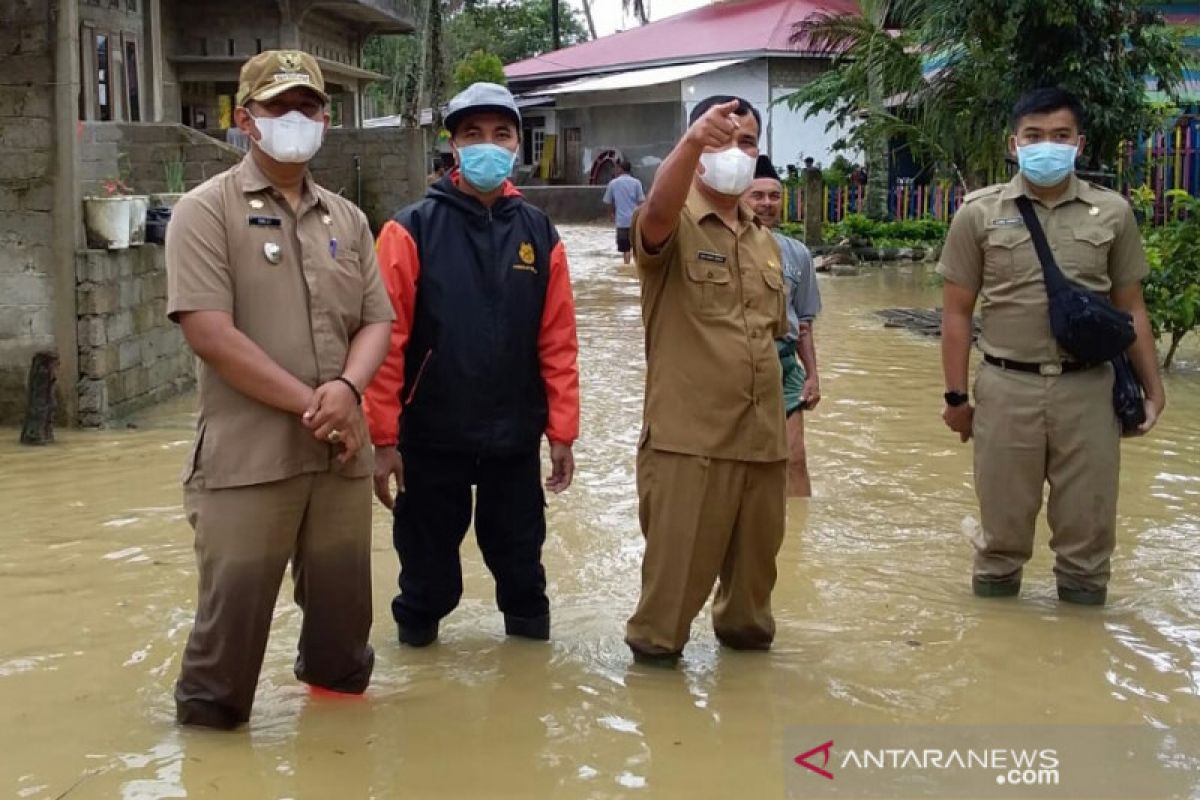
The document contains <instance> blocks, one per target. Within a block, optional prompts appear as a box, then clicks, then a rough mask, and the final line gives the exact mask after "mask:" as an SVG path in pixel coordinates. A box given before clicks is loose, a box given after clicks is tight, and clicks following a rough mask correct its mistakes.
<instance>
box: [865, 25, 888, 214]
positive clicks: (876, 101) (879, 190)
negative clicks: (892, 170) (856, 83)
mask: <svg viewBox="0 0 1200 800" xmlns="http://www.w3.org/2000/svg"><path fill="white" fill-rule="evenodd" d="M881 23H882V21H881ZM872 60H874V59H872ZM869 70H870V71H869V73H868V74H867V104H868V106H869V108H868V113H870V114H871V116H872V117H876V118H877V117H878V116H882V115H883V113H884V110H885V109H884V107H883V103H884V100H885V99H886V98H884V96H883V75H881V74H880V72H879V69H878V67H875V66H872V67H869ZM865 155H866V159H867V196H866V199H865V202H864V204H863V205H865V206H866V212H867V216H868V217H870V218H871V219H887V216H888V140H887V134H885V133H878V134H876V135H874V136H872V137H871V140H870V143H869V144H868V145H867V152H866V153H865Z"/></svg>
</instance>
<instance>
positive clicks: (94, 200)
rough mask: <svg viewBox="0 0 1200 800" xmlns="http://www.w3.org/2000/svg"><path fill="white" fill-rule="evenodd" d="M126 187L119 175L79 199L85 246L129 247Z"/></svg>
mask: <svg viewBox="0 0 1200 800" xmlns="http://www.w3.org/2000/svg"><path fill="white" fill-rule="evenodd" d="M131 207H132V202H131V200H130V190H129V187H128V186H126V185H125V182H124V181H122V180H121V179H120V178H110V179H109V180H107V181H105V182H104V185H103V194H100V195H91V196H88V197H85V198H83V210H84V215H83V216H84V228H85V229H86V231H87V241H88V247H93V248H101V249H105V250H124V249H126V248H128V247H129V231H130V222H129V220H130V217H131V214H130V209H131Z"/></svg>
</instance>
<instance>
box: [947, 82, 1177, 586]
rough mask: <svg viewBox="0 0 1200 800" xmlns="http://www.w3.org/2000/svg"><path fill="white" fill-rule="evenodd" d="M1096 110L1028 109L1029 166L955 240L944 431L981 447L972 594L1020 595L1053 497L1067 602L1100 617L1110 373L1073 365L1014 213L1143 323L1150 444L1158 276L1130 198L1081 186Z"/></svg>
mask: <svg viewBox="0 0 1200 800" xmlns="http://www.w3.org/2000/svg"><path fill="white" fill-rule="evenodd" d="M1082 118H1083V111H1082V108H1081V107H1080V106H1079V103H1078V101H1077V100H1075V98H1074V97H1072V96H1071V95H1069V94H1067V93H1066V92H1063V91H1062V90H1060V89H1054V88H1046V89H1038V90H1035V91H1033V92H1030V93H1029V94H1027V95H1025V96H1024V97H1022V98H1021V100H1020V101H1018V103H1017V105H1016V107H1015V109H1014V112H1013V130H1014V134H1013V136H1012V138H1011V140H1010V148H1011V149H1012V151H1013V154H1014V155H1015V156H1017V159H1018V161H1019V163H1020V165H1021V171H1020V173H1019V174H1018V175H1017V176H1016V177H1014V178H1013V179H1012V180H1011V181H1009V182H1008V183H1007V184H1001V185H997V186H991V187H989V188H987V189H982V190H980V191H978V192H974V193H972V194H970V195H968V196H967V198H966V200H965V204H964V205H963V207H962V208H961V209H960V210H959V212H958V214H957V215H956V216H955V218H954V222H953V224H952V225H951V227H950V234H949V237H948V239H947V240H946V246H945V248H944V250H943V252H942V260H941V264H940V265H939V268H938V269H939V271H940V272H941V273H942V275H944V276H945V278H946V284H945V292H944V308H945V312H944V322H943V330H942V363H943V367H944V370H945V377H946V387H947V392H946V396H945V399H946V408H945V411H944V415H943V416H944V418H945V421H946V424H947V425H948V426H949V427H950V429H951V430H953V431H955V432H956V433H958V434H959V435H960V437H961V438H962V440H963V441H964V442H965V441H967V439H969V438H971V437H972V436H973V437H974V439H975V490H976V494H977V495H978V497H979V508H980V516H981V518H982V523H983V532H982V540H981V541H980V542H977V544H976V547H977V554H976V557H975V570H974V579H973V582H972V583H973V587H974V591H975V594H977V595H979V596H981V597H1005V596H1012V595H1015V594H1017V593H1018V592H1019V591H1020V589H1021V570H1022V567H1023V566H1024V564H1025V562H1026V561H1028V560H1029V558H1030V556H1031V554H1032V552H1033V534H1034V523H1035V521H1036V519H1037V515H1038V511H1039V509H1040V508H1041V504H1042V488H1043V486H1044V484H1045V483H1046V482H1047V481H1049V483H1050V499H1049V505H1048V514H1049V521H1050V528H1051V531H1052V536H1051V539H1050V547H1051V548H1052V549H1053V550H1054V553H1055V564H1054V572H1055V576H1056V578H1057V582H1058V596H1059V598H1060V599H1062V600H1063V601H1065V602H1072V603H1081V604H1086V605H1102V604H1103V603H1104V602H1105V600H1106V597H1107V588H1106V587H1107V584H1108V579H1109V571H1110V567H1109V561H1110V556H1111V555H1112V552H1113V548H1114V545H1115V542H1116V507H1117V481H1118V471H1119V467H1120V442H1119V435H1120V431H1119V424H1118V422H1117V418H1116V414H1115V413H1114V411H1113V400H1112V388H1113V372H1112V368H1111V367H1110V366H1109V365H1108V364H1099V365H1093V364H1081V363H1078V362H1074V361H1071V360H1069V359H1068V356H1067V355H1066V353H1064V352H1063V351H1062V350H1061V349H1060V348H1059V346H1058V343H1057V342H1056V341H1055V339H1054V336H1053V334H1052V333H1051V330H1050V318H1049V313H1048V300H1047V296H1046V286H1045V283H1044V281H1043V278H1042V267H1041V264H1040V262H1039V261H1038V257H1037V253H1036V252H1035V251H1034V246H1033V242H1032V240H1031V238H1030V232H1029V230H1028V229H1027V228H1026V227H1025V225H1024V222H1023V220H1022V218H1021V214H1020V211H1019V210H1018V209H1017V206H1016V203H1015V201H1016V199H1017V198H1018V197H1021V196H1026V197H1029V198H1030V199H1031V200H1033V201H1034V208H1035V210H1036V212H1037V215H1038V219H1039V220H1040V222H1041V225H1042V228H1043V229H1044V230H1045V232H1046V239H1047V241H1048V242H1049V244H1050V247H1051V249H1052V250H1053V252H1054V258H1055V261H1056V262H1057V263H1058V266H1059V267H1060V268H1061V269H1062V271H1063V273H1064V274H1065V275H1066V276H1067V278H1068V279H1069V280H1071V281H1073V282H1075V283H1076V284H1078V285H1080V286H1082V287H1084V288H1087V289H1089V290H1091V291H1093V292H1097V293H1100V294H1106V295H1108V297H1109V298H1110V300H1111V301H1112V303H1113V304H1114V305H1115V306H1117V307H1118V308H1121V309H1124V310H1125V311H1128V312H1129V313H1131V314H1132V315H1133V318H1134V324H1135V327H1136V330H1137V340H1136V342H1135V343H1134V344H1133V346H1132V347H1131V348H1130V349H1129V356H1130V359H1131V360H1132V362H1133V365H1134V369H1135V370H1136V371H1137V373H1138V376H1139V377H1140V378H1141V381H1142V384H1143V386H1144V387H1145V389H1146V403H1145V405H1146V422H1145V424H1144V425H1143V426H1142V429H1141V432H1142V433H1146V432H1148V431H1149V430H1150V429H1151V428H1152V427H1153V426H1154V423H1155V421H1156V420H1157V418H1158V415H1159V414H1161V413H1162V410H1163V407H1164V405H1165V402H1166V398H1165V395H1164V392H1163V385H1162V380H1161V378H1160V376H1159V373H1158V364H1157V359H1156V356H1155V351H1154V339H1153V336H1152V334H1151V331H1150V323H1149V319H1148V317H1147V315H1146V307H1145V304H1144V302H1143V299H1142V289H1141V280H1142V278H1144V277H1145V276H1146V273H1147V271H1148V268H1147V265H1146V257H1145V253H1144V252H1143V250H1142V242H1141V236H1140V234H1139V233H1138V228H1137V222H1136V220H1135V219H1134V216H1133V211H1132V209H1131V208H1130V207H1129V204H1128V203H1127V202H1126V201H1125V199H1124V198H1123V197H1121V196H1120V195H1119V194H1116V193H1114V192H1111V191H1108V190H1106V189H1102V188H1099V187H1097V186H1094V185H1092V184H1089V183H1087V182H1085V181H1081V180H1079V178H1077V177H1076V176H1075V174H1074V165H1075V158H1076V156H1077V154H1078V152H1079V151H1080V150H1082V149H1083V145H1084V137H1083V136H1082V135H1081V134H1080V129H1081V122H1080V121H1081V120H1082ZM977 296H982V298H983V302H982V308H981V313H982V325H983V331H982V335H981V337H980V347H981V349H982V350H983V353H984V363H983V365H982V366H981V367H980V368H979V372H978V374H977V376H976V380H975V403H976V405H975V406H972V405H971V403H970V399H969V397H968V395H967V394H966V387H967V373H968V363H967V362H968V358H969V352H970V347H971V324H972V323H971V318H972V313H973V311H974V307H975V300H976V297H977Z"/></svg>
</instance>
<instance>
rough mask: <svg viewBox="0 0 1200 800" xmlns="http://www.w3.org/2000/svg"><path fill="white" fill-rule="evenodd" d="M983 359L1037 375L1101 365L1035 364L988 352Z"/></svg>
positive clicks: (1080, 362)
mask: <svg viewBox="0 0 1200 800" xmlns="http://www.w3.org/2000/svg"><path fill="white" fill-rule="evenodd" d="M983 360H984V361H986V362H987V363H989V364H991V365H992V366H994V367H1000V369H1011V370H1013V371H1015V372H1032V373H1034V374H1035V375H1064V374H1066V373H1068V372H1081V371H1083V370H1085V369H1091V368H1092V367H1096V366H1099V365H1098V364H1085V363H1083V362H1082V361H1063V362H1061V363H1058V362H1051V363H1049V364H1035V363H1033V362H1030V361H1013V360H1011V359H1008V358H996V357H995V356H989V355H988V354H986V353H984V356H983Z"/></svg>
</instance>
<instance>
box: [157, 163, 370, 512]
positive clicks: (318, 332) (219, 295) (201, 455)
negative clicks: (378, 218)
mask: <svg viewBox="0 0 1200 800" xmlns="http://www.w3.org/2000/svg"><path fill="white" fill-rule="evenodd" d="M268 251H270V252H271V253H276V254H277V255H276V257H274V258H271V257H268ZM166 260H167V314H168V316H169V317H170V318H171V319H172V320H175V321H178V315H179V314H180V312H185V311H226V312H228V313H230V314H232V315H233V323H234V325H235V326H236V327H237V329H238V330H239V331H241V332H242V333H244V334H245V335H246V336H248V337H249V338H250V339H251V341H253V342H254V343H255V344H257V345H258V346H259V347H260V348H262V349H263V351H264V352H266V354H267V355H268V356H270V357H271V359H272V360H273V361H275V363H276V364H278V365H279V366H281V367H283V368H284V369H285V370H287V371H288V372H290V373H291V374H293V375H295V376H296V377H297V378H299V379H300V380H301V381H303V382H304V383H306V384H308V385H309V386H312V387H314V388H315V387H317V386H319V385H320V384H322V383H325V382H326V381H329V380H332V379H333V378H336V377H337V376H338V375H340V374H341V373H342V370H343V368H344V367H345V364H346V356H347V354H348V352H349V349H350V340H351V339H353V338H354V335H355V334H356V333H357V332H358V330H359V329H360V328H362V327H363V326H364V325H368V324H371V323H375V322H390V321H391V320H392V319H393V318H394V315H393V312H392V307H391V303H390V302H389V301H388V296H387V292H386V291H385V289H384V286H383V282H382V280H381V278H380V275H379V265H378V263H377V262H376V260H375V246H374V240H373V238H372V236H371V230H370V227H369V226H368V225H367V220H366V217H365V216H364V215H363V213H362V212H361V211H359V210H358V208H357V207H356V206H354V204H353V203H351V202H350V201H348V200H346V199H344V198H342V197H339V196H338V195H335V194H333V193H332V192H329V191H326V190H325V189H323V188H321V187H320V186H317V184H316V183H314V182H313V181H312V178H311V177H306V178H305V184H304V192H303V199H302V200H301V204H300V207H299V209H298V210H297V211H295V212H293V211H292V208H291V206H290V205H289V204H288V202H287V200H285V199H284V197H283V195H282V194H280V193H279V192H278V191H277V190H275V189H274V188H273V187H272V186H271V184H270V182H269V181H268V180H267V179H266V178H265V177H264V176H263V174H262V173H261V172H260V171H259V169H258V168H257V166H256V165H255V163H254V161H253V159H252V157H251V156H250V155H247V156H246V158H245V160H243V161H242V162H241V163H240V164H238V165H237V166H235V167H233V168H232V169H230V170H228V171H227V172H224V173H222V174H220V175H218V176H216V177H215V178H212V179H211V180H209V181H208V182H206V183H205V184H203V185H202V186H199V187H197V188H196V189H194V190H193V191H191V192H189V193H188V194H187V195H185V196H184V197H183V198H181V199H180V201H179V203H178V205H176V206H175V209H174V211H173V213H172V215H171V224H170V225H168V226H167V253H166ZM273 261H277V262H278V263H273ZM335 455H336V450H335V448H334V447H333V446H332V445H329V444H327V443H325V442H319V441H317V440H316V439H314V438H313V435H312V433H311V432H310V431H309V430H308V429H306V428H305V427H304V426H303V424H301V421H300V417H299V416H298V415H296V414H291V413H289V412H286V411H282V410H280V409H277V408H273V407H271V406H267V405H265V404H263V403H260V402H258V401H257V400H253V399H251V398H249V397H247V396H246V395H244V394H242V393H241V392H239V391H238V390H236V389H234V388H233V387H232V386H230V385H229V384H227V383H226V382H225V381H224V380H223V379H222V378H221V376H220V375H218V374H217V373H216V371H215V370H214V369H213V368H212V367H211V366H209V365H208V364H206V363H204V362H201V363H200V418H199V421H198V424H197V431H196V442H195V444H194V446H193V451H192V455H191V456H190V457H189V459H188V464H187V466H186V468H185V470H184V481H185V482H187V481H188V480H190V479H191V477H192V475H193V474H194V473H195V472H196V471H197V468H202V473H203V476H204V487H205V488H208V489H219V488H225V487H231V486H246V485H250V484H257V483H266V482H269V481H277V480H283V479H285V478H290V477H293V476H295V475H299V474H302V473H306V472H324V471H327V470H330V469H332V470H335V471H337V472H339V473H341V474H343V475H346V476H348V477H361V476H365V475H369V474H371V471H372V455H371V449H370V448H369V447H365V448H363V449H362V450H360V451H359V453H358V455H357V456H356V457H355V458H354V459H352V460H351V462H350V463H348V464H346V465H345V466H341V465H338V464H337V462H336V461H335V460H334V458H333V457H334V456H335Z"/></svg>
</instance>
